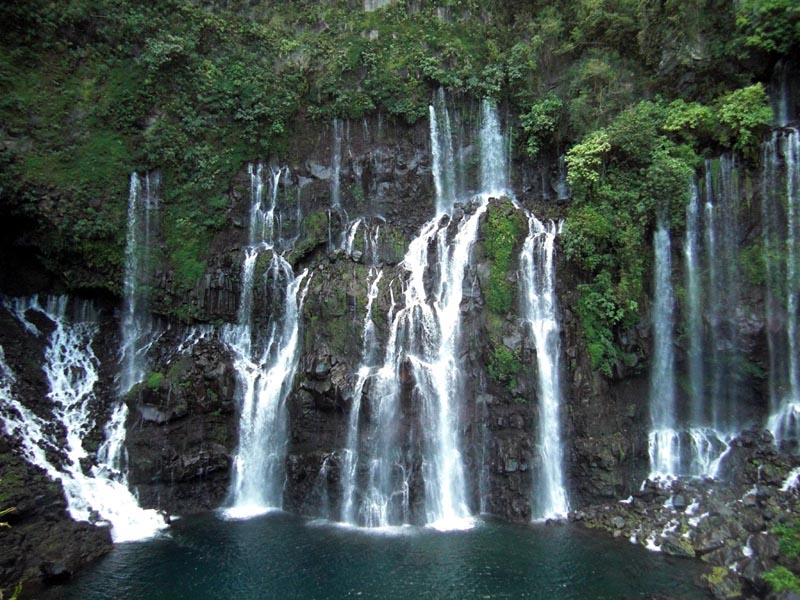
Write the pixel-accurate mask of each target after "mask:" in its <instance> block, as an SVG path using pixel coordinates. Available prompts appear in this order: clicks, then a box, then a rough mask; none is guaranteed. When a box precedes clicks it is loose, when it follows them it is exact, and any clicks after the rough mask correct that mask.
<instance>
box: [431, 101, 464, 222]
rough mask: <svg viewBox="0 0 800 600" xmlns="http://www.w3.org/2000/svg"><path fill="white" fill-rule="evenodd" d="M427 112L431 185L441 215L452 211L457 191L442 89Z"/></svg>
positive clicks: (448, 113)
mask: <svg viewBox="0 0 800 600" xmlns="http://www.w3.org/2000/svg"><path fill="white" fill-rule="evenodd" d="M428 112H429V114H430V138H431V156H432V160H433V165H432V171H433V184H434V187H435V189H436V214H437V215H443V214H445V213H449V212H451V211H452V210H453V205H454V204H455V203H456V194H457V190H456V166H455V165H456V162H455V153H454V151H453V133H452V129H451V125H450V111H449V110H448V109H447V103H446V102H445V96H444V90H443V89H442V88H439V90H438V91H437V94H436V97H435V99H434V102H433V103H432V104H431V105H430V106H429V107H428Z"/></svg>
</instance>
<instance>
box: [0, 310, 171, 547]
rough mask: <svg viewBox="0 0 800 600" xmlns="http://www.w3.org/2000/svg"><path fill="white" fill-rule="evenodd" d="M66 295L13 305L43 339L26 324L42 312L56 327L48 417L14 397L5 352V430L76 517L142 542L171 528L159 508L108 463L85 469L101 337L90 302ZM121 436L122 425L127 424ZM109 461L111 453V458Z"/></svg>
mask: <svg viewBox="0 0 800 600" xmlns="http://www.w3.org/2000/svg"><path fill="white" fill-rule="evenodd" d="M68 305H69V300H68V298H67V297H66V296H61V297H51V298H48V299H47V300H46V301H45V302H44V303H41V302H40V301H39V299H38V298H37V297H36V296H34V297H32V298H27V299H22V298H18V299H15V300H13V301H12V302H11V303H10V305H7V308H9V309H10V310H12V312H13V313H14V314H15V315H16V317H17V319H18V320H19V321H20V323H21V324H22V325H23V326H24V327H25V329H26V330H27V331H28V332H30V333H31V334H33V335H35V336H37V337H41V336H43V335H44V334H43V333H42V332H41V330H40V329H39V328H38V326H37V325H35V324H34V322H32V321H31V320H30V319H29V315H30V313H31V312H37V313H40V315H41V316H43V317H46V318H47V319H48V320H50V321H51V322H52V324H53V326H54V329H53V331H52V332H51V333H50V335H49V336H48V339H47V342H46V348H45V354H44V365H43V367H42V368H43V370H44V373H45V376H46V379H47V383H48V393H47V399H48V401H49V406H50V411H51V415H52V417H51V418H47V419H45V418H43V417H41V416H39V415H38V414H37V413H35V412H34V411H32V410H30V409H29V408H27V407H26V406H25V405H23V404H22V403H21V402H20V401H19V400H18V399H16V398H15V392H14V388H15V376H14V374H13V372H12V371H11V369H10V368H9V366H8V365H7V364H6V361H5V357H4V355H3V352H2V349H0V375H2V377H0V379H2V380H3V383H2V384H0V406H2V419H3V424H4V426H5V430H6V432H7V433H8V434H9V435H10V436H11V437H13V438H15V439H18V440H19V441H20V442H21V448H22V452H23V454H24V457H25V458H26V460H28V461H29V462H31V463H32V464H34V465H36V466H38V467H41V468H42V469H44V470H45V472H46V473H47V474H48V475H49V476H50V477H51V478H52V479H54V480H57V481H60V482H61V484H62V486H63V488H64V495H65V496H66V499H67V507H68V510H69V513H70V516H72V518H73V519H76V520H79V521H92V522H98V523H99V524H102V523H108V524H110V525H111V535H112V537H113V539H114V541H115V542H126V541H132V540H139V539H144V538H148V537H152V536H153V535H155V534H156V533H157V532H158V531H159V530H160V529H163V528H164V527H166V524H165V522H164V519H163V517H162V516H161V515H159V514H158V513H157V512H156V511H153V510H142V509H141V508H140V507H139V505H138V502H137V501H136V498H135V497H134V496H133V494H131V492H130V491H129V490H128V486H127V481H126V479H125V474H124V473H123V472H120V471H118V470H117V465H114V464H110V463H109V462H106V461H104V460H103V457H102V456H100V453H98V461H97V464H96V465H94V466H92V467H87V466H86V465H85V464H84V463H85V462H86V461H87V459H89V458H90V454H89V451H88V450H87V449H86V448H85V446H84V439H85V438H86V437H87V435H88V434H89V432H90V431H92V430H93V429H94V427H95V425H96V423H95V420H94V419H95V417H94V415H95V414H96V413H97V411H98V408H99V407H100V400H99V399H98V398H97V397H96V395H95V385H96V383H97V381H98V373H97V368H98V364H99V361H98V359H97V356H96V355H95V353H94V350H93V348H92V344H93V342H94V337H95V335H96V334H97V332H98V323H97V315H96V313H95V311H94V308H93V306H92V305H91V304H89V303H87V302H78V301H75V302H74V307H73V310H72V311H69V310H68V308H69V306H68ZM122 427H123V433H122V436H121V437H122V439H124V421H123V423H122ZM108 455H109V456H110V455H111V454H108Z"/></svg>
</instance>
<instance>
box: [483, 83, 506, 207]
mask: <svg viewBox="0 0 800 600" xmlns="http://www.w3.org/2000/svg"><path fill="white" fill-rule="evenodd" d="M480 140H481V193H482V194H484V196H486V197H488V196H495V197H499V196H509V197H513V193H511V188H510V186H509V184H508V154H507V151H506V141H505V139H504V138H503V132H502V130H501V129H500V120H499V118H498V116H497V107H496V106H495V105H494V104H493V103H492V102H491V101H490V100H486V99H484V101H483V104H482V105H481V133H480Z"/></svg>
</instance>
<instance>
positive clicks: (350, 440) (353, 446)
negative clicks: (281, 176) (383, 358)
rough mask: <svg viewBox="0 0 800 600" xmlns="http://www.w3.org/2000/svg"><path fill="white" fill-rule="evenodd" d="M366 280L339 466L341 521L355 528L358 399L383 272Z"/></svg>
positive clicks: (372, 353)
mask: <svg viewBox="0 0 800 600" xmlns="http://www.w3.org/2000/svg"><path fill="white" fill-rule="evenodd" d="M369 277H371V278H372V283H370V285H369V291H368V293H367V309H366V314H365V315H364V326H363V329H362V338H363V342H362V350H361V365H360V366H359V368H358V374H357V379H356V383H355V385H354V386H353V404H352V406H351V407H350V416H349V419H348V426H347V442H346V443H347V447H346V448H345V450H344V465H343V467H342V497H343V499H344V504H343V506H342V514H341V519H340V520H342V521H345V522H347V523H351V524H353V525H357V524H358V522H359V515H358V514H357V512H356V498H355V496H356V483H357V482H356V470H357V467H358V443H359V435H358V432H359V427H358V423H359V417H360V415H361V400H362V395H363V392H364V384H365V383H366V381H367V378H368V377H369V375H370V374H371V373H372V371H373V369H374V367H375V366H376V365H375V364H374V363H375V359H376V357H377V351H378V340H377V337H376V335H375V323H374V321H373V320H372V306H373V303H374V302H375V298H377V297H378V292H379V290H380V288H379V287H378V285H379V284H380V281H381V279H382V278H383V270H377V269H375V268H371V269H370V272H369Z"/></svg>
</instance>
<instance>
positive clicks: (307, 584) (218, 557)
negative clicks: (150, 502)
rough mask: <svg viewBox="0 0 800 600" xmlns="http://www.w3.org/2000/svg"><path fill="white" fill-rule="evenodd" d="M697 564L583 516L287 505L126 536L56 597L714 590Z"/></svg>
mask: <svg viewBox="0 0 800 600" xmlns="http://www.w3.org/2000/svg"><path fill="white" fill-rule="evenodd" d="M697 576H698V569H697V565H696V564H695V563H694V562H692V561H688V560H681V559H675V558H670V557H666V556H663V555H661V554H654V553H650V552H647V551H646V550H644V549H642V548H640V547H636V546H633V545H631V544H628V543H626V542H625V541H622V540H616V541H615V540H611V539H608V538H606V537H602V536H598V535H595V534H593V533H592V532H588V531H585V530H583V529H580V528H576V527H573V526H568V525H562V526H549V527H548V526H529V527H527V526H514V525H508V524H502V523H494V522H492V523H482V524H480V525H479V526H478V527H476V528H475V529H472V530H469V531H461V532H449V533H440V532H436V531H429V530H420V529H411V528H408V529H407V530H404V531H403V532H402V533H395V534H392V535H389V534H376V533H364V532H361V531H358V530H353V529H346V528H340V527H335V526H331V525H326V524H314V523H309V522H308V521H304V520H302V519H300V518H298V517H293V516H290V515H286V514H280V513H278V514H271V515H267V516H264V517H262V518H257V519H252V520H249V521H233V522H226V521H221V520H219V519H217V518H215V517H214V516H211V515H209V516H204V517H200V518H193V519H186V520H182V521H179V522H178V523H176V524H175V526H174V527H173V529H172V531H171V536H170V538H168V539H159V540H153V541H150V542H143V543H135V544H124V545H120V546H118V547H117V548H115V549H114V551H113V552H112V553H111V554H110V555H109V556H108V557H107V558H106V559H104V560H103V561H101V562H100V563H98V564H97V565H96V566H94V567H93V568H90V569H88V570H87V571H86V572H85V573H84V574H83V575H82V576H81V577H80V578H79V579H78V580H76V581H75V582H74V583H72V584H70V586H69V587H65V588H62V589H60V590H55V591H54V593H52V594H50V595H48V596H47V598H48V600H53V599H75V600H77V599H81V600H99V599H103V600H105V599H110V598H114V599H116V600H123V599H130V600H133V599H137V600H138V599H142V600H144V599H170V600H180V599H184V598H185V599H191V600H205V599H211V598H213V599H225V600H229V599H237V600H251V599H272V598H275V599H281V600H283V599H301V598H302V599H303V600H312V599H317V600H323V599H336V598H361V599H367V598H370V599H371V598H376V599H377V598H380V599H403V600H406V599H416V598H435V599H437V600H438V599H458V600H461V599H467V598H478V599H483V598H542V599H545V598H546V599H548V600H550V599H562V598H564V599H570V598H593V599H595V598H596V599H602V598H608V599H615V600H616V599H620V598H623V599H624V598H646V597H648V596H649V595H651V594H657V593H658V594H666V595H668V596H670V597H674V598H704V597H705V596H704V595H703V594H702V592H701V591H700V589H699V588H697V587H695V585H694V583H693V582H694V580H695V579H696V577H697Z"/></svg>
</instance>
